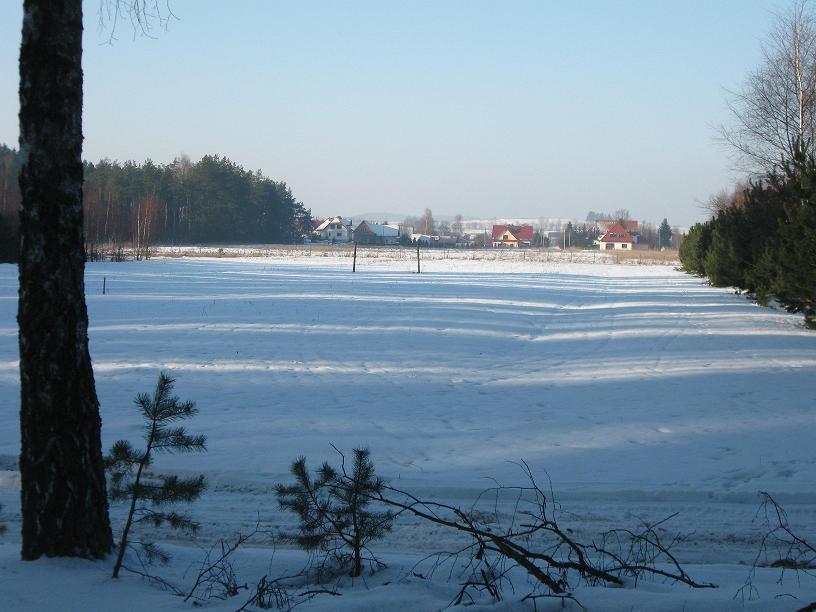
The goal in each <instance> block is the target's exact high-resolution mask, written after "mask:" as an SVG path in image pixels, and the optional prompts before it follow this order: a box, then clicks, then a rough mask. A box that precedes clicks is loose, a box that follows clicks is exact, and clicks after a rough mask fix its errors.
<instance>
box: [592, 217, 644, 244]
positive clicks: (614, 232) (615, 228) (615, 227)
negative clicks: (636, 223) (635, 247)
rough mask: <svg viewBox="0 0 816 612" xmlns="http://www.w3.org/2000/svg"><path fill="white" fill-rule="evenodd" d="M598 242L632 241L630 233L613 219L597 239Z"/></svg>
mask: <svg viewBox="0 0 816 612" xmlns="http://www.w3.org/2000/svg"><path fill="white" fill-rule="evenodd" d="M598 241H599V242H634V241H635V239H634V238H632V234H630V233H629V232H628V231H626V228H625V227H623V226H622V225H621V224H620V223H619V222H617V221H615V222H614V223H613V224H612V225H610V226H609V229H608V230H607V231H606V233H605V234H604V235H603V236H601V237H600V238H599V239H598Z"/></svg>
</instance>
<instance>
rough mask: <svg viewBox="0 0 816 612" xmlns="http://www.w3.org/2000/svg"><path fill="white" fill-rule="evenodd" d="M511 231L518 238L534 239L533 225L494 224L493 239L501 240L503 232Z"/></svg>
mask: <svg viewBox="0 0 816 612" xmlns="http://www.w3.org/2000/svg"><path fill="white" fill-rule="evenodd" d="M506 231H509V232H510V233H511V234H513V236H515V238H516V240H532V239H533V226H532V225H494V226H493V240H501V237H502V234H504V232H506Z"/></svg>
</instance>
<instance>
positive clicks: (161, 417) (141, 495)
mask: <svg viewBox="0 0 816 612" xmlns="http://www.w3.org/2000/svg"><path fill="white" fill-rule="evenodd" d="M174 383H175V380H174V379H173V378H171V377H170V376H168V375H167V374H165V373H164V372H162V373H161V374H159V381H158V383H157V384H156V390H155V391H154V392H153V396H152V397H151V396H149V395H147V394H145V393H140V394H139V395H137V396H136V399H135V400H134V403H135V404H136V406H137V408H138V409H139V411H140V412H141V413H142V417H143V418H144V421H145V431H144V441H145V448H144V450H137V449H135V448H133V446H132V445H131V444H130V442H128V441H127V440H119V441H118V442H116V443H115V444H114V445H113V447H112V448H111V450H110V453H109V455H108V456H107V457H106V458H105V464H106V467H107V469H108V471H109V473H110V495H111V499H113V500H117V501H119V500H125V501H129V502H130V507H129V510H128V515H127V520H126V521H125V526H124V528H123V529H122V536H121V538H120V540H119V551H118V555H117V557H116V564H115V565H114V568H113V577H114V578H118V577H119V570H120V569H121V568H122V562H123V560H124V556H125V551H126V550H127V548H128V546H129V545H130V542H129V537H130V530H131V528H132V527H133V526H134V525H137V524H139V523H149V524H152V525H154V526H156V527H158V526H161V525H163V524H165V523H167V524H168V525H169V526H170V527H172V528H173V529H182V530H186V531H195V530H196V529H197V528H198V524H197V523H196V522H195V521H193V520H191V519H190V518H189V517H188V516H186V515H183V514H179V513H177V512H174V511H165V510H163V508H165V507H167V506H171V505H174V504H178V503H183V502H191V501H193V500H195V499H197V498H198V497H199V496H200V495H201V493H202V492H203V491H204V476H196V477H193V478H179V477H178V476H176V475H166V474H149V473H148V472H147V471H146V470H147V468H149V467H150V465H151V463H152V461H153V457H154V455H155V454H156V453H170V454H172V453H189V452H195V451H199V452H200V451H204V450H206V446H205V443H206V438H205V437H204V436H202V435H190V434H188V433H187V431H186V430H185V429H184V427H173V426H172V425H173V424H174V423H176V422H177V421H180V420H184V419H189V418H190V417H192V416H194V415H195V414H196V413H197V412H198V411H197V410H196V408H195V404H194V403H193V402H189V401H187V402H181V401H179V398H178V397H176V396H174V395H173V394H172V393H173V384H174ZM138 544H140V545H141V549H142V550H143V551H144V552H145V553H146V555H147V556H148V558H154V557H158V558H159V559H162V560H165V559H166V555H164V554H163V553H162V552H161V551H160V550H159V549H158V548H157V547H156V546H155V545H154V544H152V543H149V542H139V543H138Z"/></svg>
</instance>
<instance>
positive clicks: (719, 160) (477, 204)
mask: <svg viewBox="0 0 816 612" xmlns="http://www.w3.org/2000/svg"><path fill="white" fill-rule="evenodd" d="M100 1H101V0H88V1H87V2H86V4H85V11H86V15H85V18H86V35H85V56H84V69H85V83H86V94H85V149H84V155H85V157H86V158H87V159H90V160H97V159H99V158H102V157H109V158H111V159H118V160H126V159H134V160H138V161H141V160H144V159H146V158H148V157H149V158H151V159H153V160H154V161H157V162H162V163H166V162H169V161H171V160H172V159H173V158H174V157H175V156H176V155H178V154H179V153H181V152H184V153H187V154H188V155H190V156H191V157H192V158H193V159H198V158H200V157H201V156H202V155H204V154H207V153H215V154H221V155H226V156H227V157H229V158H231V159H232V160H234V161H236V162H237V163H239V164H241V165H243V166H245V167H247V168H250V169H261V170H262V171H263V172H264V173H265V174H267V175H269V176H271V177H273V178H275V179H281V180H285V181H286V182H287V183H288V184H289V185H290V186H291V187H292V190H293V191H294V193H295V196H296V197H298V199H300V200H302V201H303V202H304V204H305V205H306V206H308V207H310V208H312V210H313V212H314V213H315V214H316V215H327V214H345V215H349V214H355V213H359V212H366V211H393V212H400V213H409V214H418V213H420V212H421V210H422V209H423V208H425V207H429V208H431V209H432V210H433V211H434V214H436V215H453V214H456V213H462V214H464V215H466V216H474V217H490V218H492V217H540V216H544V217H549V216H574V217H578V218H583V217H584V216H585V215H586V213H587V211H588V210H603V211H613V210H615V209H617V208H628V209H629V210H630V211H631V212H632V214H633V216H634V217H635V218H637V219H646V220H655V221H659V220H660V219H662V218H663V217H668V219H669V221H670V222H671V223H673V224H679V225H687V224H690V223H692V222H694V221H695V220H698V219H700V218H702V217H703V216H704V213H703V211H702V210H701V208H700V204H699V202H700V201H701V200H705V199H707V197H708V196H709V195H710V194H711V193H713V192H716V191H718V190H719V189H720V188H722V187H726V186H727V185H728V184H729V183H730V182H731V181H732V179H733V178H734V177H735V176H737V173H736V172H735V171H734V170H733V168H732V162H731V160H730V159H729V156H728V153H727V151H726V150H725V149H723V148H722V147H721V146H720V145H718V144H717V142H716V129H715V128H716V126H717V125H718V124H720V123H722V122H723V121H726V120H727V111H726V107H725V104H724V91H723V88H735V87H737V86H738V85H739V83H740V82H741V81H742V80H743V79H744V77H745V76H746V74H747V73H748V71H749V70H751V69H752V68H753V67H755V66H756V65H757V64H758V62H759V56H760V53H759V41H760V39H761V38H762V37H763V36H764V35H765V33H766V32H767V31H768V29H769V27H770V25H771V24H772V22H773V19H774V17H773V12H774V11H779V10H781V9H784V8H785V7H786V6H787V3H786V2H782V1H779V0H606V1H602V0H594V1H588V0H559V1H555V0H532V1H520V0H491V1H482V0H429V1H419V0H413V1H397V0H374V1H355V0H348V1H342V2H341V1H328V0H326V1H320V2H318V1H311V0H291V1H273V0H236V1H234V2H227V1H225V0H170V1H171V7H172V8H173V11H174V13H175V14H176V15H177V16H178V17H179V19H178V20H177V21H172V22H171V23H170V25H169V29H168V30H167V31H166V32H164V31H162V32H158V33H157V37H156V38H152V39H151V38H136V39H135V40H134V37H133V32H132V29H131V28H130V25H129V24H127V23H125V24H120V26H119V28H118V31H117V37H118V40H117V41H115V42H114V44H113V45H112V46H111V45H107V44H103V43H104V41H106V40H107V38H108V33H107V32H102V33H100V32H99V31H98V28H97V11H98V8H99V4H100ZM162 1H164V0H162ZM21 5H22V1H21V0H20V1H17V0H2V1H0V142H4V143H7V144H10V145H13V146H16V144H17V136H18V128H17V110H18V101H17V57H18V52H19V38H20V34H19V32H20V24H21V14H22V9H21Z"/></svg>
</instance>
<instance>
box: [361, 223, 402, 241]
mask: <svg viewBox="0 0 816 612" xmlns="http://www.w3.org/2000/svg"><path fill="white" fill-rule="evenodd" d="M399 237H400V230H399V227H398V226H396V225H388V224H384V223H371V222H370V221H363V222H362V223H360V225H358V226H357V227H355V228H354V242H356V243H358V244H384V245H396V244H399Z"/></svg>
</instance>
